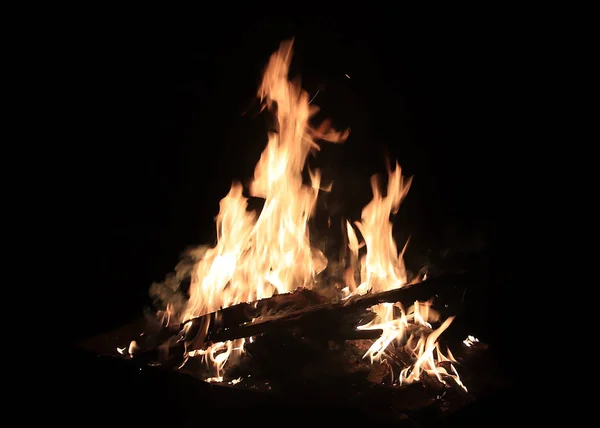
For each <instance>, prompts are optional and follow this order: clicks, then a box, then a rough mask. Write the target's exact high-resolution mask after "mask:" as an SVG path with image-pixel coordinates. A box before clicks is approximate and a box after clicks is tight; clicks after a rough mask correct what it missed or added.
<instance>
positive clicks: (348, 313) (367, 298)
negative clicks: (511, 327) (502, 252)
mask: <svg viewBox="0 0 600 428" xmlns="http://www.w3.org/2000/svg"><path fill="white" fill-rule="evenodd" d="M461 279H462V281H461ZM467 281H468V279H467V278H466V277H464V276H447V277H443V278H438V279H431V280H427V281H423V282H421V283H417V284H413V285H410V286H407V287H403V288H399V289H395V290H391V291H385V292H381V293H375V294H372V293H367V294H365V295H363V296H356V297H353V298H351V299H348V300H345V301H340V302H336V303H323V304H318V305H313V306H309V307H305V308H301V309H298V310H295V311H291V312H287V313H283V314H276V315H272V316H265V317H262V318H261V319H259V320H256V321H254V322H248V323H245V324H240V325H237V326H224V327H221V328H217V329H215V330H213V331H212V332H210V333H209V334H208V338H209V339H210V340H211V341H214V342H217V341H225V340H233V339H238V338H243V337H250V336H256V335H260V334H268V333H274V332H277V331H281V330H290V329H297V330H300V331H302V332H303V333H305V334H317V335H326V336H328V337H330V338H338V337H343V336H344V335H346V336H347V337H346V338H347V339H353V338H376V337H378V336H379V335H380V334H381V331H380V330H371V331H362V332H360V333H359V332H357V331H356V330H355V327H356V326H357V325H359V324H361V323H365V322H368V320H370V319H372V316H373V313H372V312H370V311H369V310H368V309H369V308H370V307H371V306H374V305H377V304H379V303H395V302H402V303H403V304H404V305H405V306H408V305H410V304H412V303H414V301H415V300H420V301H426V300H429V299H430V298H432V297H435V296H437V298H438V299H439V298H442V297H443V298H445V299H446V300H447V301H451V300H457V299H458V298H459V296H456V295H457V293H458V294H459V295H460V294H461V293H462V290H463V289H464V288H465V287H466V283H467ZM452 298H453V299H452ZM449 306H450V305H449Z"/></svg>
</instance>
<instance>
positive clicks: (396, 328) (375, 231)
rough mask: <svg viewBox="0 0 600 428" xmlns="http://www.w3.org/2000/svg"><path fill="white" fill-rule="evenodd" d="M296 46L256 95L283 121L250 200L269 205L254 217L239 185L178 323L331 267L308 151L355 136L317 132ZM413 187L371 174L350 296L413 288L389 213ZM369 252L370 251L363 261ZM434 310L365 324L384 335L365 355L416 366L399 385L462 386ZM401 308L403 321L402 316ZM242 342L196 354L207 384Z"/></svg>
mask: <svg viewBox="0 0 600 428" xmlns="http://www.w3.org/2000/svg"><path fill="white" fill-rule="evenodd" d="M292 44H293V42H292V41H287V42H283V43H282V44H281V46H280V48H279V50H278V51H277V52H275V53H274V54H273V55H272V56H271V57H270V60H269V63H268V65H267V67H266V70H265V72H264V76H263V80H262V84H261V85H260V88H259V90H258V96H259V97H260V99H261V100H262V101H263V103H264V106H265V107H266V108H268V109H272V110H275V114H276V119H277V132H274V133H270V134H269V135H268V142H267V146H266V148H265V150H264V151H263V153H262V155H261V157H260V160H259V162H258V163H257V165H256V167H255V171H254V179H253V181H252V182H251V183H250V185H249V194H250V195H251V196H255V197H260V198H263V199H264V201H265V202H264V207H263V208H262V210H261V212H260V214H259V215H256V214H254V213H253V212H249V211H247V209H246V207H247V198H246V197H245V196H244V194H243V190H244V189H243V187H242V185H241V184H240V183H233V184H232V186H231V189H230V191H229V193H228V194H227V195H226V196H225V197H224V198H223V199H222V200H221V202H220V206H219V213H218V215H217V217H216V226H217V244H216V246H215V247H214V248H208V249H204V250H203V253H202V254H201V255H202V257H200V258H199V259H198V260H197V262H196V263H195V265H194V267H193V269H192V272H191V285H190V291H189V294H190V297H189V300H188V301H187V303H186V304H185V305H183V306H182V307H176V306H174V305H172V306H170V308H169V311H168V312H169V313H168V316H169V318H170V319H174V320H177V321H179V322H181V321H184V320H187V319H190V318H194V317H198V316H201V315H204V314H207V313H209V312H213V311H216V310H218V309H220V308H223V307H227V306H231V305H234V304H237V303H240V302H247V301H255V300H258V299H262V298H266V297H270V296H272V295H273V294H275V293H286V292H290V291H292V290H294V289H295V288H297V287H305V288H311V287H312V286H313V283H314V281H315V278H316V275H318V274H319V273H320V272H322V271H323V270H324V269H325V268H326V266H327V259H326V257H325V256H324V255H323V254H322V253H321V252H320V251H319V250H317V249H316V248H313V247H312V246H311V243H310V239H309V234H308V221H309V218H310V217H311V215H312V213H313V210H314V208H315V204H316V201H317V196H318V193H319V190H320V188H321V183H320V181H321V175H320V172H319V171H318V170H317V171H309V176H310V180H309V183H308V184H305V183H304V182H303V179H302V171H303V169H304V167H305V164H306V158H307V156H308V154H309V153H310V152H311V151H316V150H319V146H318V145H317V144H316V143H315V139H316V138H318V139H322V140H326V141H330V142H342V141H344V140H345V138H346V137H347V135H348V132H344V133H340V132H337V131H335V130H333V129H331V128H330V127H329V123H328V122H325V123H323V124H321V126H319V127H318V128H317V129H313V128H311V127H310V125H309V119H310V118H311V117H312V116H313V115H314V114H315V113H316V112H317V111H318V108H317V107H316V106H314V105H312V104H311V102H310V101H311V100H309V96H308V94H307V93H306V92H305V91H304V90H302V88H301V87H300V85H299V84H297V83H294V82H291V81H289V80H288V73H289V65H290V61H291V57H292ZM411 181H412V180H411V179H410V178H409V179H405V178H403V176H402V171H401V169H400V166H399V165H398V164H397V163H396V165H395V168H394V169H392V168H391V167H389V168H388V182H387V189H386V192H385V196H384V195H383V194H382V192H381V190H380V188H379V182H378V180H377V177H373V178H372V180H371V186H372V190H373V199H372V200H371V201H370V202H369V204H367V205H366V206H365V207H364V208H363V210H362V214H361V220H360V221H357V222H356V223H355V226H356V228H357V229H358V231H359V232H360V235H361V236H362V239H363V240H364V242H359V239H358V236H357V234H356V232H355V230H354V228H353V227H352V225H351V224H350V223H347V235H348V240H349V241H348V242H349V244H348V246H349V249H350V267H349V269H348V270H347V271H346V272H345V275H344V278H345V280H346V286H347V287H346V288H345V289H344V291H345V294H346V297H349V296H351V295H355V294H364V293H366V292H368V291H373V292H381V291H386V290H390V289H394V288H399V287H403V286H405V285H406V284H407V281H408V277H407V273H406V269H405V265H404V261H403V255H404V251H405V250H406V246H405V247H404V248H403V250H402V251H401V252H400V253H399V252H398V249H397V247H396V243H395V241H394V238H393V236H392V227H393V225H392V222H391V221H390V214H395V213H396V212H397V211H398V209H399V207H400V203H401V202H402V200H403V199H404V197H405V196H406V195H407V193H408V190H409V188H410V185H411ZM363 246H364V247H366V254H364V255H363V256H362V257H359V250H360V249H361V248H362V247H363ZM357 276H358V277H359V278H360V281H359V282H360V283H359V284H358V285H357V284H356V277H357ZM430 306H431V302H427V303H422V302H415V303H414V305H413V306H411V307H410V308H409V310H408V311H407V312H405V311H404V309H403V308H402V306H401V305H400V304H395V305H394V304H387V303H385V304H380V305H377V306H374V307H373V308H372V310H373V311H374V312H375V313H376V314H377V316H376V319H375V320H374V321H372V322H371V323H369V324H367V325H364V326H360V327H358V328H359V329H378V330H382V332H383V333H382V335H381V337H380V338H379V339H377V340H376V341H374V343H373V345H372V346H371V347H370V348H369V350H368V351H367V353H366V354H365V357H367V356H368V357H370V358H371V361H372V362H375V361H378V360H380V359H382V358H384V357H385V351H386V349H387V348H388V347H389V346H391V345H392V344H393V343H399V344H402V345H403V346H404V349H405V350H408V351H409V353H410V355H411V356H412V357H413V361H414V364H413V365H412V367H407V368H405V369H404V370H402V372H401V373H400V376H399V381H400V383H410V382H414V381H417V380H419V378H420V376H421V374H422V373H427V374H429V375H433V376H435V377H437V378H438V379H439V380H440V381H443V378H444V377H447V376H451V377H453V378H454V379H455V380H456V381H457V383H458V384H459V385H461V386H463V387H464V385H462V383H461V382H460V379H459V377H458V374H457V373H456V370H455V369H454V366H451V369H450V371H447V370H445V369H444V368H443V367H439V364H438V363H439V362H442V361H447V362H455V360H454V358H453V357H452V354H451V353H449V351H448V356H445V355H444V354H442V353H441V351H440V350H439V345H438V342H437V339H438V338H439V336H440V335H441V334H442V332H443V331H444V330H445V329H446V328H447V327H448V326H449V325H450V323H451V322H452V318H449V319H447V320H445V321H444V322H443V323H442V325H441V326H439V327H438V328H437V329H433V327H432V324H431V323H432V322H436V321H437V320H438V316H437V313H436V312H435V311H433V310H432V309H431V308H430ZM394 311H396V312H398V311H399V314H400V315H399V316H395V314H394ZM251 339H252V338H250V340H251ZM244 343H245V340H244V339H239V340H236V341H228V342H223V343H215V344H212V345H211V346H210V347H209V348H207V349H204V350H197V349H194V350H190V351H189V352H187V357H195V356H199V357H202V358H204V359H205V361H206V362H207V364H211V365H212V367H214V369H215V371H216V375H215V376H214V377H211V378H209V379H207V381H217V382H221V381H222V380H223V369H224V366H225V364H226V363H227V361H228V360H229V359H230V357H232V356H235V355H239V353H241V352H243V346H244Z"/></svg>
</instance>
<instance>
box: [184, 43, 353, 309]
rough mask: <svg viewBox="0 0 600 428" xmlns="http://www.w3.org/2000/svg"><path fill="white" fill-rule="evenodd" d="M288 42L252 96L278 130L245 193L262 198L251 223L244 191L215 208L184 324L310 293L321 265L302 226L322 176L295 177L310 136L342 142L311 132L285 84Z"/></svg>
mask: <svg viewBox="0 0 600 428" xmlns="http://www.w3.org/2000/svg"><path fill="white" fill-rule="evenodd" d="M291 56H292V41H286V42H284V43H282V44H281V46H280V48H279V50H278V51H277V52H275V53H274V54H273V55H272V56H271V58H270V60H269V63H268V65H267V68H266V70H265V73H264V77H263V81H262V84H261V86H260V89H259V91H258V95H259V97H260V99H261V100H263V101H264V103H265V105H266V107H268V108H270V109H273V108H274V107H276V119H277V132H273V133H270V134H269V135H268V143H267V147H266V148H265V150H264V151H263V153H262V155H261V157H260V160H259V162H258V163H257V165H256V168H255V171H254V180H253V181H252V182H251V183H250V186H249V187H250V189H249V190H250V195H251V196H255V197H260V198H263V199H264V200H265V203H264V206H263V208H262V211H261V212H260V215H258V217H257V216H256V215H255V214H254V213H252V212H249V211H247V210H246V206H247V198H246V197H244V196H243V188H242V185H241V184H239V183H234V184H233V185H232V186H231V190H230V191H229V193H228V194H227V196H226V197H225V198H223V200H221V202H220V211H219V214H218V215H217V218H216V224H217V239H218V240H217V245H216V246H215V247H214V248H211V249H209V250H207V251H206V254H205V255H204V257H203V258H202V259H201V260H200V261H199V262H198V263H197V264H196V266H195V267H194V269H193V273H192V281H191V286H190V298H189V300H188V302H187V306H186V308H185V310H184V311H183V316H182V318H183V319H188V318H192V317H197V316H200V315H203V314H206V313H208V312H212V311H215V310H218V309H219V308H221V307H227V306H231V305H233V304H236V303H240V302H246V301H254V300H257V299H261V298H265V297H270V296H272V295H273V294H274V293H286V292H290V291H292V290H294V289H295V288H297V287H305V288H311V287H312V285H313V281H314V279H315V276H316V275H317V274H318V273H319V272H321V271H323V269H325V267H326V266H327V259H326V258H325V256H324V255H323V254H322V253H321V252H320V251H319V250H317V249H316V248H313V247H311V245H310V240H309V235H308V226H307V225H308V220H309V218H310V216H311V215H312V213H313V210H314V207H315V203H316V201H317V196H318V193H319V187H320V181H321V175H320V173H319V171H309V173H310V174H309V175H310V181H309V184H308V185H306V184H304V183H303V179H302V171H303V168H304V165H305V163H306V158H307V156H308V154H309V152H310V151H311V150H318V149H319V146H318V145H317V144H316V143H315V141H314V136H318V137H319V138H321V139H325V140H328V141H332V142H341V141H343V140H344V139H345V137H346V136H347V134H340V133H336V132H335V131H333V130H330V129H327V128H324V129H322V130H319V131H318V132H317V131H314V130H312V129H311V128H310V126H309V123H308V121H309V119H310V118H311V116H313V115H314V114H315V113H316V111H317V108H316V107H314V106H311V105H310V104H309V96H308V93H307V92H305V91H304V90H302V89H301V87H300V86H299V85H297V84H294V83H293V82H290V81H288V73H289V64H290V60H291Z"/></svg>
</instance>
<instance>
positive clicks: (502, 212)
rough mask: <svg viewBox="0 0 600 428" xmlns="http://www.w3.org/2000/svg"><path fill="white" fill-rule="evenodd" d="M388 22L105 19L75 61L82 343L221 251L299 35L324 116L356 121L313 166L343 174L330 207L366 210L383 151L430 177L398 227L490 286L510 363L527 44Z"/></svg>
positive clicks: (492, 28) (305, 70) (427, 253)
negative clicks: (280, 72) (518, 126)
mask: <svg viewBox="0 0 600 428" xmlns="http://www.w3.org/2000/svg"><path fill="white" fill-rule="evenodd" d="M388 21H390V22H389V23H388ZM388 21H382V20H381V19H379V20H375V19H373V20H372V21H370V23H365V22H363V21H358V20H354V21H353V20H351V19H350V20H349V19H343V20H342V19H339V20H332V19H331V18H327V19H326V18H318V17H306V18H298V19H289V18H285V19H278V18H273V17H263V18H258V19H251V18H248V17H247V16H246V17H244V18H231V19H228V20H227V22H224V23H223V22H222V23H220V24H219V25H218V26H215V27H214V28H208V27H206V26H199V27H198V28H197V29H194V31H190V32H186V34H185V35H180V34H179V33H174V32H173V31H170V30H168V29H166V28H165V29H161V27H160V26H152V28H144V29H142V28H139V29H138V28H136V27H135V26H134V27H131V26H123V28H121V27H119V28H113V27H110V26H107V27H106V29H105V30H100V29H99V30H98V31H97V32H93V33H94V34H93V35H90V36H89V37H88V36H86V37H85V38H84V39H82V40H80V41H79V42H77V43H76V45H75V46H74V47H73V48H72V49H69V50H68V51H67V52H68V55H69V56H71V57H72V59H71V62H72V63H73V64H74V65H73V66H72V67H69V71H68V76H67V78H70V82H69V85H70V88H72V92H73V98H72V101H73V103H72V113H71V114H70V118H69V123H71V124H73V125H71V126H74V127H76V128H77V129H79V130H80V131H81V132H80V134H79V136H78V138H79V139H80V142H79V144H78V146H77V147H78V148H76V149H75V150H76V151H77V152H76V153H75V154H71V155H72V156H76V157H77V160H76V161H75V162H73V163H74V164H75V169H76V172H75V173H74V174H73V175H71V178H70V179H71V180H72V181H73V183H74V187H75V188H77V191H76V193H74V195H73V198H74V200H75V201H76V204H75V205H76V207H77V208H76V209H74V210H73V212H72V213H71V214H72V218H74V219H75V218H76V219H77V222H74V224H76V225H77V226H76V229H77V231H76V234H77V235H78V241H79V243H78V246H77V247H76V249H75V253H76V254H75V255H74V257H75V259H76V260H77V261H74V262H73V264H76V265H77V269H78V270H85V274H83V273H82V274H81V275H79V276H78V285H77V288H76V289H74V290H73V293H72V296H71V298H72V299H77V300H78V301H80V302H81V304H80V305H78V307H76V308H75V309H74V312H75V313H71V314H70V316H73V317H74V319H77V320H79V321H78V322H77V323H76V326H74V327H73V328H72V333H73V337H72V340H73V341H76V340H80V339H83V338H87V337H91V336H93V335H95V334H97V333H101V332H104V331H107V330H109V329H111V328H114V327H117V326H120V325H123V324H125V323H127V322H129V321H131V320H132V319H134V318H136V317H138V316H140V314H141V313H142V310H143V308H144V307H145V306H147V305H149V303H150V299H149V297H148V289H149V287H150V284H151V283H152V282H153V281H158V280H162V279H163V278H164V275H165V274H166V273H168V272H170V271H171V270H172V269H173V267H174V266H175V264H176V263H177V260H178V257H179V254H180V253H181V252H182V251H183V250H184V249H185V248H186V247H188V246H193V245H198V244H203V243H207V242H212V241H213V239H214V226H213V218H214V216H215V215H216V214H217V210H218V202H219V200H220V199H221V198H222V197H223V196H224V195H225V194H226V193H227V191H228V189H229V186H230V184H231V181H232V180H234V179H242V180H247V179H248V178H250V177H251V174H252V172H253V169H254V165H255V163H256V161H257V160H258V157H259V155H260V153H261V151H262V150H263V147H264V144H265V142H266V134H265V131H266V127H267V123H268V121H267V118H266V117H265V115H264V114H258V110H259V109H258V107H257V103H256V100H255V93H256V90H257V87H258V84H259V82H260V79H261V75H262V71H263V68H264V66H265V64H266V62H267V60H268V58H269V55H270V54H271V53H272V52H273V51H275V50H276V49H277V47H278V45H279V42H280V41H282V40H284V39H286V38H289V37H291V36H295V40H296V42H295V55H294V61H293V64H292V71H293V73H296V74H299V75H300V76H301V78H302V84H303V87H304V89H306V90H307V91H308V92H310V93H311V94H314V93H315V92H316V90H317V89H319V91H320V92H319V95H318V96H317V97H316V99H315V103H316V104H318V105H319V106H321V108H322V113H323V116H326V117H329V118H331V119H332V121H333V124H334V126H336V127H338V128H344V127H350V128H351V133H350V137H349V139H348V141H347V142H346V143H344V144H343V145H341V146H335V147H332V146H328V147H324V150H323V152H321V153H319V154H318V155H317V158H316V159H315V162H317V163H319V164H321V165H323V169H324V171H323V172H324V174H325V177H326V178H330V179H333V180H334V192H333V193H332V195H330V196H329V197H330V198H332V199H331V201H330V202H332V204H330V205H332V206H334V207H335V208H334V209H336V210H338V211H340V212H342V211H344V212H348V213H349V214H351V215H352V216H353V218H358V215H359V212H360V207H362V206H363V205H364V204H365V203H366V202H368V200H369V199H370V197H371V194H370V189H369V176H370V175H371V174H373V173H375V172H383V171H384V170H385V163H384V162H385V161H384V159H385V157H384V153H386V151H387V153H389V155H390V157H391V158H392V159H397V160H398V161H399V163H400V165H401V166H402V168H403V171H404V174H405V175H413V176H414V181H413V186H412V188H411V191H410V192H409V195H408V196H407V198H406V200H405V202H404V203H403V205H402V206H401V208H400V212H399V214H398V216H397V219H396V222H395V223H396V224H397V230H400V232H399V234H398V237H399V238H400V239H406V237H407V236H408V235H409V234H410V235H411V236H412V238H411V240H412V241H411V246H410V247H409V254H408V255H407V259H408V262H409V264H410V263H412V264H413V265H414V266H417V265H419V264H421V263H424V262H427V263H431V264H435V265H436V266H440V268H444V267H455V266H463V267H467V268H469V269H475V270H480V271H481V272H482V273H483V274H484V275H485V276H486V277H487V278H489V282H488V284H489V286H486V287H485V288H484V289H483V288H482V290H479V291H478V297H477V299H478V300H477V302H478V307H477V308H472V311H473V317H474V318H473V319H474V320H477V322H478V323H481V326H482V327H481V328H480V329H481V330H482V331H484V332H485V333H486V334H488V336H489V337H490V339H491V340H492V339H493V341H495V342H496V343H498V344H499V347H498V349H500V350H502V352H506V354H507V355H509V352H507V351H506V350H507V349H508V338H509V334H508V332H507V331H505V330H504V328H505V327H504V326H503V325H501V323H500V322H499V321H498V319H499V317H500V316H501V314H503V310H504V309H505V308H506V305H507V304H508V302H509V298H508V296H509V294H510V293H509V289H510V287H511V269H512V267H511V265H510V262H511V258H510V253H508V251H510V245H511V242H510V241H511V238H510V232H511V230H510V225H509V223H508V221H507V219H508V218H510V212H509V211H510V203H509V202H508V201H509V200H510V195H509V190H510V187H511V185H510V184H509V183H511V182H512V180H513V178H514V177H511V171H512V167H511V160H510V159H511V156H512V151H513V150H514V147H511V142H510V132H511V131H510V130H511V129H512V128H513V127H514V123H515V121H516V113H515V111H516V109H517V108H518V105H519V102H520V101H519V98H518V97H515V96H514V94H515V93H516V89H515V88H516V86H517V85H518V81H519V79H520V77H519V63H520V58H519V56H520V54H517V52H518V50H516V49H514V46H515V44H516V42H515V41H514V40H511V37H512V36H511V32H510V29H507V28H506V27H504V26H502V25H498V23H492V22H487V21H485V20H480V21H478V22H477V23H474V22H469V23H468V24H465V23H460V24H459V23H452V22H446V23H444V22H442V23H439V22H429V23H428V22H424V23H419V24H416V23H413V22H411V20H410V19H408V18H401V19H395V18H393V17H390V18H389V19H388ZM392 21H393V22H392ZM73 59H75V61H73ZM345 74H348V75H349V76H350V77H351V78H350V79H348V78H347V77H346V76H345ZM244 113H245V114H244ZM323 146H327V143H324V144H323ZM342 201H343V202H344V203H343V204H342V203H341V202H342ZM448 249H449V251H444V250H448ZM442 254H443V255H445V257H442ZM417 267H418V266H417ZM82 320H83V321H82ZM70 339H71V338H70Z"/></svg>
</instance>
